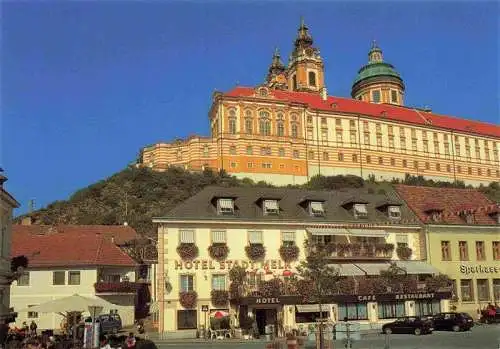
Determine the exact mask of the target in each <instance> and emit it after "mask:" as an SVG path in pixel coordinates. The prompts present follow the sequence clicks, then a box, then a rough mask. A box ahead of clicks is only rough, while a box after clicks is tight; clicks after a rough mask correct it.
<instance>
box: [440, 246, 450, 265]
mask: <svg viewBox="0 0 500 349" xmlns="http://www.w3.org/2000/svg"><path fill="white" fill-rule="evenodd" d="M441 259H442V260H443V261H451V247H450V242H449V241H441Z"/></svg>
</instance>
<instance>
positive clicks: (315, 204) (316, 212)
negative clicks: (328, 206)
mask: <svg viewBox="0 0 500 349" xmlns="http://www.w3.org/2000/svg"><path fill="white" fill-rule="evenodd" d="M309 213H310V214H311V216H313V217H323V216H324V215H325V206H324V203H323V202H321V201H311V202H310V203H309Z"/></svg>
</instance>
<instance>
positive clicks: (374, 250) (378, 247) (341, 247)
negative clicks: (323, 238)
mask: <svg viewBox="0 0 500 349" xmlns="http://www.w3.org/2000/svg"><path fill="white" fill-rule="evenodd" d="M318 248H324V249H326V251H327V253H328V256H329V257H330V258H332V259H368V260H378V259H391V258H392V255H393V252H394V245H393V244H386V243H377V244H366V243H364V244H361V243H353V244H348V243H330V244H326V245H314V246H311V247H310V248H309V253H314V252H316V251H317V249H318Z"/></svg>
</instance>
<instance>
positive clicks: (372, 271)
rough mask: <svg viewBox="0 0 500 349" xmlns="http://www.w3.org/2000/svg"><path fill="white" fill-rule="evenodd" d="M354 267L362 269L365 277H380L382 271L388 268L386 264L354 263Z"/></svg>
mask: <svg viewBox="0 0 500 349" xmlns="http://www.w3.org/2000/svg"><path fill="white" fill-rule="evenodd" d="M356 266H357V267H358V268H360V269H362V270H363V271H364V272H365V273H366V275H380V272H381V271H382V270H387V269H388V268H389V264H387V263H356Z"/></svg>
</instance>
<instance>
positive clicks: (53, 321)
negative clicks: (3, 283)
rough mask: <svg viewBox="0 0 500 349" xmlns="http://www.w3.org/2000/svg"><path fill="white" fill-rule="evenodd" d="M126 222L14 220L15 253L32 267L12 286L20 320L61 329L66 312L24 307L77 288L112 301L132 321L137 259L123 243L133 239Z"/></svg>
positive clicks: (127, 323)
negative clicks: (21, 222) (75, 223)
mask: <svg viewBox="0 0 500 349" xmlns="http://www.w3.org/2000/svg"><path fill="white" fill-rule="evenodd" d="M136 237H137V234H136V232H135V231H134V230H133V229H132V228H130V227H125V226H99V225H94V226H72V225H68V226H64V225H62V226H40V225H14V226H13V240H12V251H13V254H18V255H25V256H27V257H28V259H29V266H28V269H27V270H26V271H25V272H24V273H23V275H22V276H21V277H20V278H19V279H18V280H17V281H15V282H14V283H13V284H12V286H11V306H12V307H13V308H14V310H15V311H17V312H18V317H17V320H16V325H17V326H20V325H21V324H22V323H23V322H25V321H26V322H27V323H30V322H31V321H33V320H34V321H35V322H36V323H37V324H38V328H39V329H60V328H61V322H62V320H63V318H62V316H61V315H59V314H55V313H37V312H30V311H25V309H29V308H30V307H32V306H36V305H40V304H43V303H46V302H49V301H52V300H55V299H58V298H64V297H69V296H72V295H74V294H78V295H80V296H84V297H90V298H96V297H98V298H101V299H103V300H105V301H106V302H107V304H109V306H108V307H107V308H105V309H103V313H109V311H111V310H117V311H118V314H119V315H120V316H121V319H122V323H123V325H124V326H130V325H133V324H134V317H135V309H136V298H137V294H138V291H139V289H140V286H141V284H140V283H137V282H136V281H137V278H136V272H137V269H138V268H137V267H138V264H137V262H136V261H135V260H133V259H132V258H131V257H130V256H129V255H127V254H126V253H125V252H124V251H123V250H122V249H121V248H120V246H119V244H122V243H124V242H125V241H129V240H132V239H135V238H136Z"/></svg>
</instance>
